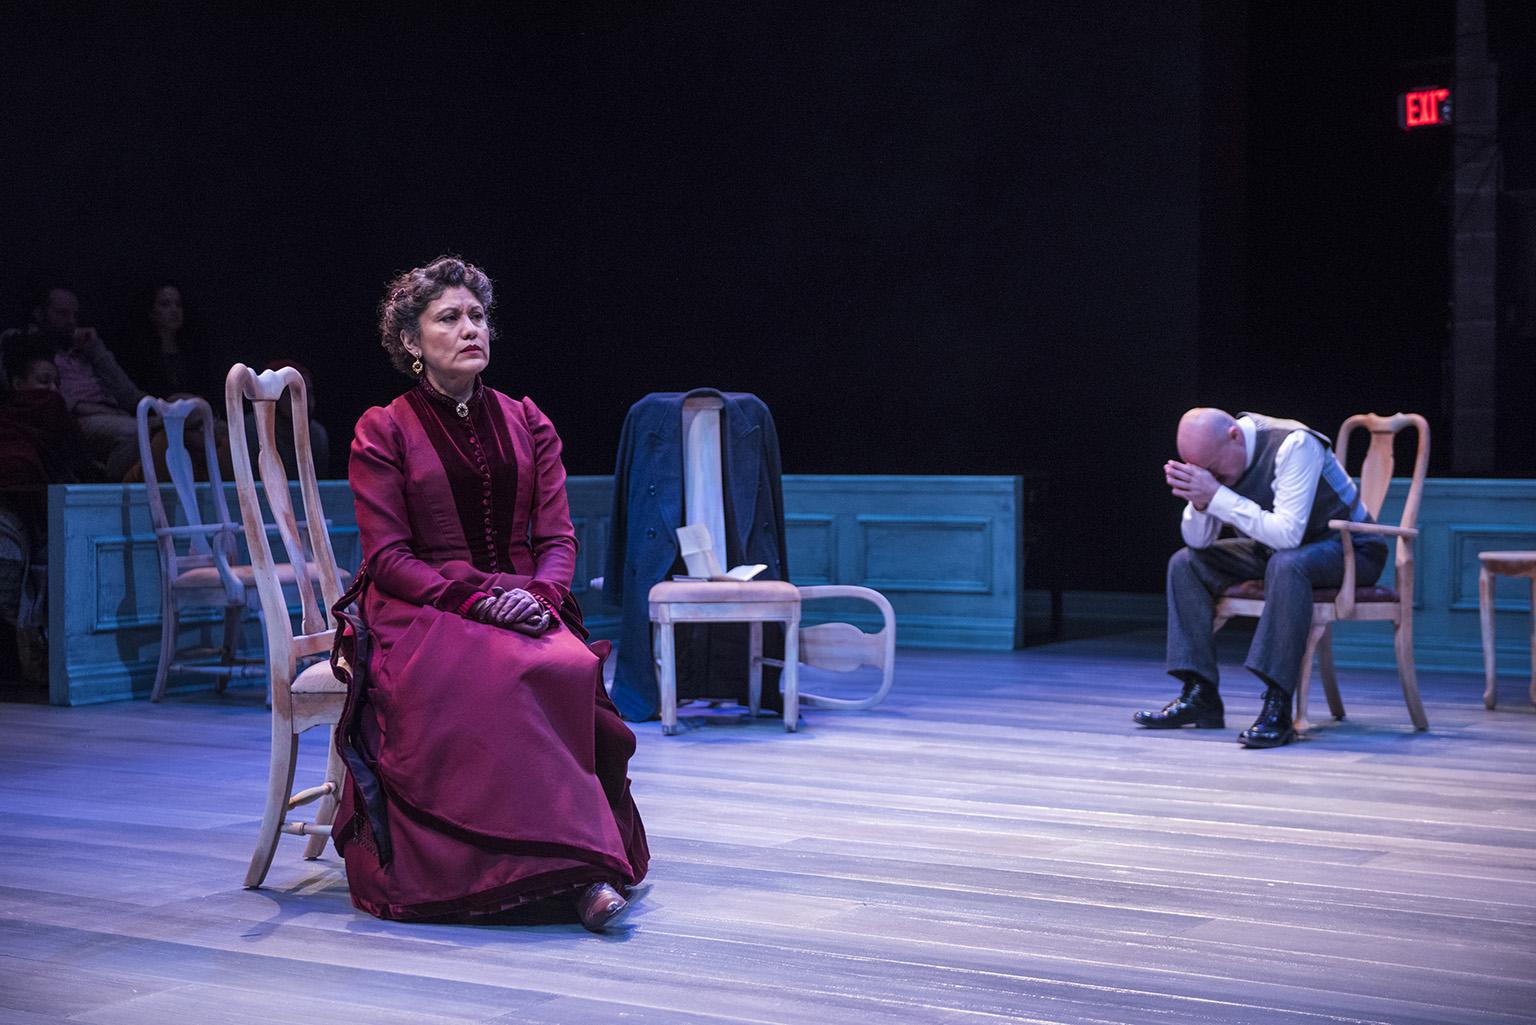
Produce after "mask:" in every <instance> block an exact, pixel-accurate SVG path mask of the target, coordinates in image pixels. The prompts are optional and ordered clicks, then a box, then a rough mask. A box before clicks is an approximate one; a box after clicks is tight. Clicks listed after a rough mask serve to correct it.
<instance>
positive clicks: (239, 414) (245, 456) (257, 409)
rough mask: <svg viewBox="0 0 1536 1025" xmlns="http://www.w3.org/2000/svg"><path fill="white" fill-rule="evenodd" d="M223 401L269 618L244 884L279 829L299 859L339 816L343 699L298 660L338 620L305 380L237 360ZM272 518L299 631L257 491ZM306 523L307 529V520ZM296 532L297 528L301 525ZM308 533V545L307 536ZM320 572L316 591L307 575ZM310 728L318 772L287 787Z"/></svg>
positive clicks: (317, 649) (267, 862)
mask: <svg viewBox="0 0 1536 1025" xmlns="http://www.w3.org/2000/svg"><path fill="white" fill-rule="evenodd" d="M285 389H286V390H287V391H288V395H289V401H290V402H291V404H292V410H293V417H292V424H293V432H294V446H293V447H294V452H295V454H296V455H297V463H298V465H297V466H296V467H293V468H292V469H293V470H294V471H295V472H296V473H297V475H298V478H299V490H300V496H301V500H302V503H303V513H304V521H303V522H302V523H301V522H300V520H299V519H298V517H296V516H295V514H294V508H293V501H292V491H291V487H290V484H289V479H288V470H287V469H285V468H284V466H283V462H282V458H281V456H279V454H278V446H277V432H276V418H277V404H278V402H279V401H281V399H282V395H283V391H284V390H285ZM224 401H225V404H226V406H227V408H228V416H229V433H230V455H231V456H232V458H233V461H234V468H235V487H236V491H237V493H238V494H239V496H240V513H241V516H242V517H243V518H244V520H245V538H246V543H247V544H248V545H249V546H250V549H251V565H252V567H253V568H254V571H255V582H256V589H257V591H258V592H259V593H260V596H261V608H262V613H263V619H264V620H265V624H266V636H267V651H268V665H269V666H270V668H271V677H272V758H271V763H270V766H269V771H268V780H267V804H266V810H265V812H264V813H263V815H262V820H261V832H260V834H259V835H258V838H257V841H256V851H255V853H254V854H253V855H252V856H251V866H250V870H249V871H248V872H247V873H246V876H245V885H246V886H248V887H255V886H260V885H261V881H262V880H263V879H264V878H266V875H267V869H268V868H269V867H270V866H271V864H272V855H273V853H274V852H275V851H276V850H277V841H278V838H279V836H280V835H281V834H283V833H288V834H290V835H293V836H307V837H309V841H308V843H307V844H306V846H305V848H304V856H305V857H306V858H316V857H319V855H320V852H321V851H322V850H323V849H324V848H325V841H326V838H327V837H328V836H330V833H331V820H332V819H333V818H334V817H335V814H336V798H337V795H338V794H340V792H341V786H342V783H343V782H345V778H346V777H345V768H344V765H343V762H342V761H341V758H340V756H339V755H338V754H337V751H336V744H335V737H334V736H333V734H334V731H335V725H336V723H337V721H338V720H339V719H340V718H341V712H342V708H343V706H344V704H345V703H346V697H347V688H346V685H345V684H343V683H342V682H341V681H340V680H338V679H337V678H336V676H335V674H334V673H333V672H332V671H331V665H330V662H329V661H327V660H324V659H322V660H320V661H318V662H315V663H314V664H312V665H310V666H308V667H307V668H305V669H303V670H302V671H300V669H299V662H300V660H301V659H304V658H308V657H311V656H316V655H323V654H326V653H328V652H329V651H330V650H331V643H332V641H333V640H334V638H335V633H336V624H335V623H334V622H333V621H332V618H331V614H330V609H331V608H332V606H334V605H335V604H336V602H337V601H338V600H339V599H340V598H341V593H342V591H341V589H342V575H341V573H340V572H339V571H338V570H337V567H336V555H335V552H334V551H333V550H332V548H331V538H330V535H329V534H328V533H327V532H326V523H325V511H324V509H323V508H322V507H321V504H320V488H319V486H318V485H317V484H316V482H315V464H314V457H313V454H312V452H311V450H310V445H309V411H308V404H307V401H306V398H305V393H304V379H303V378H302V377H301V376H300V375H299V372H298V371H297V370H295V369H293V368H292V367H284V368H283V369H281V370H267V371H264V372H262V373H261V374H257V373H256V372H255V371H253V370H251V368H250V367H247V366H245V365H244V364H241V363H237V364H235V365H234V366H233V367H231V368H230V371H229V376H228V377H227V378H226V379H225V385H224ZM246 401H249V402H250V404H251V407H252V409H253V411H254V413H255V421H256V433H257V441H258V464H259V466H260V473H261V484H260V491H259V492H258V490H257V483H256V480H255V479H254V474H253V473H252V472H251V456H250V451H249V449H248V448H247V443H246V436H245V408H244V403H245V402H246ZM263 496H264V497H265V498H266V502H267V507H268V508H269V509H271V511H272V518H273V520H274V521H275V522H276V525H277V533H278V535H279V536H280V537H281V538H282V542H283V547H284V549H285V550H286V551H287V554H288V563H289V565H291V566H294V567H299V568H300V569H301V570H302V571H301V572H298V573H295V574H293V577H294V581H295V583H296V585H297V590H298V594H299V602H300V606H301V609H302V625H301V627H300V633H298V634H297V635H296V634H295V633H294V630H293V621H292V620H291V619H290V618H289V612H288V604H287V599H286V598H285V597H284V595H283V582H284V581H283V579H282V578H281V576H280V574H279V572H278V564H277V563H276V561H275V560H274V559H273V557H272V549H271V546H270V544H269V543H268V540H267V532H266V530H265V529H264V528H263V526H262V515H261V498H262V497H263ZM306 527H307V530H304V528H306ZM301 530H304V532H303V533H301ZM306 537H307V539H308V541H309V544H308V546H307V547H306V546H305V544H304V542H305V539H306ZM316 579H318V581H319V584H320V594H319V595H318V596H317V595H316V594H315V587H314V583H313V581H314V580H316ZM316 726H328V727H330V729H328V730H327V731H326V737H327V742H328V743H327V747H328V751H329V754H328V758H327V761H326V771H325V780H324V781H323V782H322V783H321V784H320V785H318V786H314V787H310V788H308V789H306V790H303V791H301V792H299V793H297V794H295V793H294V792H293V775H294V763H295V759H296V757H297V755H298V748H299V734H301V733H303V732H304V731H306V730H308V729H311V728H312V727H316ZM315 800H318V801H319V802H320V804H319V806H318V808H317V809H316V812H315V820H314V822H312V823H310V822H290V821H288V820H287V815H288V812H289V811H291V810H292V809H294V808H297V807H299V806H300V805H303V804H307V803H309V802H311V801H315Z"/></svg>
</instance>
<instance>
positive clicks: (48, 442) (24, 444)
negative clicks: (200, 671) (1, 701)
mask: <svg viewBox="0 0 1536 1025" xmlns="http://www.w3.org/2000/svg"><path fill="white" fill-rule="evenodd" d="M52 357H53V350H52V347H51V346H50V345H49V344H48V343H47V342H45V341H43V340H42V339H41V338H38V337H36V336H30V337H29V336H26V335H14V336H12V337H11V338H8V339H7V341H6V346H5V358H4V367H3V372H4V375H5V383H6V385H7V386H8V390H5V391H3V392H0V625H3V626H4V628H5V629H6V630H7V636H6V637H4V638H0V652H3V653H4V657H0V663H3V665H0V668H6V667H8V666H9V665H10V664H11V663H12V660H13V658H14V663H15V665H16V666H17V670H18V671H19V673H20V675H21V677H22V678H23V679H25V680H26V681H28V682H29V683H32V684H40V683H42V682H43V681H44V680H45V678H46V677H45V674H46V666H47V647H46V644H45V642H44V632H43V628H44V626H45V625H46V622H47V606H46V601H47V594H48V578H47V568H48V566H47V563H48V559H47V551H48V497H47V496H48V492H47V486H48V485H49V484H66V483H71V482H74V481H78V480H91V479H97V478H98V477H99V474H100V467H98V466H95V465H93V464H92V463H91V461H90V457H89V455H88V454H87V453H86V449H85V446H84V445H83V444H82V443H81V439H80V432H79V429H78V428H77V427H76V426H75V421H74V418H73V417H71V416H70V415H69V411H68V410H67V409H65V408H64V397H63V396H62V395H60V394H59V370H58V367H57V366H55V365H54V362H53V358H52ZM11 631H14V634H12V633H11ZM12 637H14V641H13V640H12ZM13 651H14V656H12V655H11V652H13Z"/></svg>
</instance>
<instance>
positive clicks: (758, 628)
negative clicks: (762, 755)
mask: <svg viewBox="0 0 1536 1025" xmlns="http://www.w3.org/2000/svg"><path fill="white" fill-rule="evenodd" d="M748 635H749V636H750V638H751V649H750V657H751V659H752V662H751V664H750V665H749V666H748V667H747V711H749V712H751V713H752V715H753V716H754V717H756V715H757V713H758V712H759V711H760V710H761V709H762V707H763V624H762V623H761V622H760V621H757V620H754V621H753V622H752V623H751V624H749V634H748Z"/></svg>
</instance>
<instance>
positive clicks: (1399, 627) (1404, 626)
mask: <svg viewBox="0 0 1536 1025" xmlns="http://www.w3.org/2000/svg"><path fill="white" fill-rule="evenodd" d="M1412 612H1413V610H1412V609H1408V608H1404V609H1403V610H1402V617H1403V618H1401V619H1399V620H1398V621H1397V622H1396V623H1395V624H1393V630H1392V646H1393V648H1394V649H1396V651H1397V678H1398V680H1399V681H1400V682H1401V683H1402V685H1403V701H1404V702H1406V703H1407V705H1408V715H1409V717H1410V718H1411V719H1413V728H1414V729H1416V730H1427V729H1429V719H1428V718H1426V717H1425V715H1424V702H1423V701H1422V700H1420V698H1419V674H1418V670H1417V669H1416V668H1415V667H1414V664H1413V618H1412Z"/></svg>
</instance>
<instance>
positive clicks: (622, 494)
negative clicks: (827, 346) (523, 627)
mask: <svg viewBox="0 0 1536 1025" xmlns="http://www.w3.org/2000/svg"><path fill="white" fill-rule="evenodd" d="M701 395H712V396H716V397H718V398H720V399H721V400H722V401H723V402H724V403H725V407H724V409H723V410H722V411H721V419H720V430H721V434H722V438H721V454H722V460H723V467H722V471H723V476H724V480H725V523H726V539H725V541H726V548H725V551H726V561H727V563H728V564H729V565H732V566H737V565H741V564H743V563H758V562H760V563H763V564H764V565H766V566H767V567H768V568H767V569H766V570H764V571H763V572H762V573H761V574H760V575H759V579H763V580H787V579H788V577H789V566H788V560H787V557H786V554H787V553H786V550H785V543H784V493H783V488H782V486H781V484H780V475H781V472H782V471H781V468H780V464H779V436H778V432H777V430H775V428H774V425H773V415H772V414H771V413H769V412H768V407H767V406H766V405H764V404H763V402H762V400H761V399H759V398H758V397H757V396H756V395H751V394H748V393H745V392H718V391H715V390H714V389H712V388H699V389H695V390H694V391H691V392H654V393H652V394H650V395H647V396H646V397H645V398H643V399H641V400H640V401H639V402H636V403H635V404H634V405H633V406H631V407H630V410H629V415H628V416H627V417H625V419H624V430H623V433H622V434H621V435H620V437H619V455H618V460H617V462H616V463H615V465H614V471H613V517H612V519H611V520H610V522H609V536H608V559H607V565H606V567H605V572H604V577H603V597H604V598H605V599H606V600H607V601H608V602H610V603H611V604H614V605H619V606H622V608H623V612H624V618H623V625H622V627H621V629H620V633H619V657H618V662H617V663H616V665H615V668H614V681H613V702H614V704H615V705H616V706H618V709H619V712H620V714H621V715H623V716H624V718H626V719H630V720H637V721H638V720H644V719H654V718H655V717H656V715H657V714H658V712H659V711H660V708H661V701H660V697H659V696H658V694H657V690H656V670H655V666H654V663H653V661H652V659H653V655H652V651H651V629H650V611H649V606H648V603H647V596H648V595H649V594H650V590H651V586H652V585H653V584H656V583H658V582H660V581H662V580H664V579H666V578H667V577H668V576H670V575H671V574H672V573H673V572H674V566H676V567H677V571H678V572H681V564H680V562H679V558H678V548H677V533H676V531H677V528H678V527H681V526H683V401H684V400H685V399H687V398H689V397H691V396H701ZM746 630H747V628H746V626H745V625H741V624H721V625H709V626H694V627H688V628H685V629H683V630H679V635H678V665H677V693H678V697H679V698H686V697H701V696H708V697H733V696H734V697H737V698H739V700H741V701H742V702H743V703H745V702H746V693H747V640H746V637H747V634H746ZM774 634H775V631H774V629H772V628H769V629H768V630H766V631H765V633H764V654H766V655H770V656H771V657H772V656H776V654H777V653H779V652H782V644H783V638H782V636H777V637H776V636H774ZM777 679H778V675H777V671H776V670H774V669H772V667H769V669H768V670H767V671H765V673H764V676H763V702H764V705H765V706H766V707H775V706H776V705H777V703H778V688H777V685H776V684H777Z"/></svg>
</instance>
